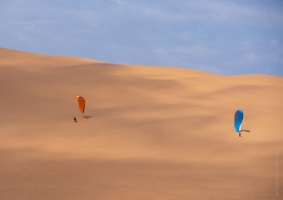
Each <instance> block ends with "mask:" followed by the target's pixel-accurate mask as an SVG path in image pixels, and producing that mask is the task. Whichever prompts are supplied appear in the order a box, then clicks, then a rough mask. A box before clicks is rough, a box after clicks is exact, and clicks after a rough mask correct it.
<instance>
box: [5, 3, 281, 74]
mask: <svg viewBox="0 0 283 200" xmlns="http://www.w3.org/2000/svg"><path fill="white" fill-rule="evenodd" d="M0 27H1V31H0V47H4V48H11V49H16V50H23V51H28V52H36V53H43V54H52V55H67V56H78V57H84V58H90V59H95V60H101V61H105V62H112V63H122V64H141V65H155V66H172V67H183V68H193V69H199V70H203V71H208V72H212V73H217V74H225V75H226V74H229V75H230V74H247V73H252V74H270V75H279V76H283V1H282V0H234V1H230V0H215V1H212V0H197V1H195V0H162V1H160V0H80V1H78V0H57V1H46V0H0Z"/></svg>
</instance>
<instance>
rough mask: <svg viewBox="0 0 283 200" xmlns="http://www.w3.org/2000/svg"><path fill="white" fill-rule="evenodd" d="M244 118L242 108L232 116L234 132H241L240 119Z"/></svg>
mask: <svg viewBox="0 0 283 200" xmlns="http://www.w3.org/2000/svg"><path fill="white" fill-rule="evenodd" d="M243 118H244V112H243V111H242V110H237V111H236V112H235V116H234V127H235V130H236V132H239V133H240V132H241V126H242V121H243Z"/></svg>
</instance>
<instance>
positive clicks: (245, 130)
mask: <svg viewBox="0 0 283 200" xmlns="http://www.w3.org/2000/svg"><path fill="white" fill-rule="evenodd" d="M241 132H248V133H249V132H251V131H250V130H241Z"/></svg>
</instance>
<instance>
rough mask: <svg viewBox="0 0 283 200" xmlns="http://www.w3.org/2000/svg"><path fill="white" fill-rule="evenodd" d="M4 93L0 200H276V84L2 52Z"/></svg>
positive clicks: (261, 78) (281, 83)
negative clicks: (237, 121) (237, 119)
mask: <svg viewBox="0 0 283 200" xmlns="http://www.w3.org/2000/svg"><path fill="white" fill-rule="evenodd" d="M0 90H1V92H0V103H1V115H0V138H1V140H0V161H1V162H0V186H1V187H0V199H1V200H11V199H29V200H30V199H60V200H61V199H68V200H71V199H123V200H125V199H178V200H181V199H256V198H260V199H266V198H268V199H273V198H274V199H279V198H280V196H281V197H282V195H283V193H282V191H283V188H282V185H283V172H282V166H281V165H277V164H278V163H281V162H282V148H283V134H282V133H283V132H282V130H283V123H282V122H283V103H282V102H283V92H282V91H283V78H282V77H276V76H266V75H242V76H220V75H215V74H211V73H205V72H202V71H197V70H191V69H179V68H169V67H154V66H152V67H151V66H131V65H118V64H111V63H104V62H99V61H94V60H88V59H81V58H72V57H60V56H47V55H39V54H32V53H25V52H19V51H13V50H9V49H3V48H0ZM75 94H80V95H82V96H84V97H85V99H86V104H87V106H86V110H85V114H84V115H81V114H80V113H79V111H78V106H77V102H76V99H75ZM237 109H242V110H243V111H244V113H245V117H244V122H243V129H244V130H249V131H250V132H243V133H242V137H241V138H240V137H238V134H237V133H236V132H235V131H234V128H233V115H234V112H235V111H236V110H237ZM73 116H76V117H77V120H78V123H74V121H73ZM277 195H279V197H278V198H277Z"/></svg>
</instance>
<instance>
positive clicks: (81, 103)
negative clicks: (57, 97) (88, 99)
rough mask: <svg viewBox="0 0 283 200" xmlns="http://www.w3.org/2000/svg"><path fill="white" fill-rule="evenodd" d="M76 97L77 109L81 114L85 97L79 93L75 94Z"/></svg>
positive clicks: (83, 110)
mask: <svg viewBox="0 0 283 200" xmlns="http://www.w3.org/2000/svg"><path fill="white" fill-rule="evenodd" d="M76 99H77V101H78V104H79V110H80V112H81V113H82V114H84V112H85V99H84V98H83V97H82V96H80V95H76Z"/></svg>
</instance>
